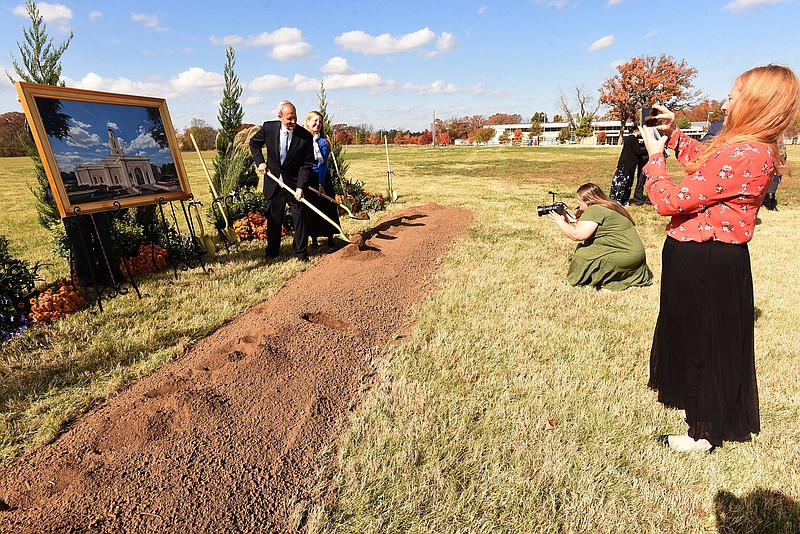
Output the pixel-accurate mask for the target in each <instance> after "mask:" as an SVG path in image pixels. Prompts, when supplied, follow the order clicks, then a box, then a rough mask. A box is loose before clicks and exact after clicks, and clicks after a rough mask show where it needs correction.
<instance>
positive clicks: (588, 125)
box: [575, 115, 594, 139]
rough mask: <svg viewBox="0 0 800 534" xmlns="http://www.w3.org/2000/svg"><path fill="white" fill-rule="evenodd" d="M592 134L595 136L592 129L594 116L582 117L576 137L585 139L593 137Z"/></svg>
mask: <svg viewBox="0 0 800 534" xmlns="http://www.w3.org/2000/svg"><path fill="white" fill-rule="evenodd" d="M592 134H594V129H592V116H591V115H584V116H583V117H581V122H580V124H579V125H578V128H577V129H576V130H575V137H577V138H578V139H584V138H586V137H591V136H592Z"/></svg>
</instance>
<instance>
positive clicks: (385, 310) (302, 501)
mask: <svg viewBox="0 0 800 534" xmlns="http://www.w3.org/2000/svg"><path fill="white" fill-rule="evenodd" d="M471 220H472V215H471V214H470V213H469V212H468V211H467V210H464V209H460V208H452V207H443V206H439V205H436V204H428V205H425V206H421V207H416V208H410V209H407V210H405V211H403V212H400V213H398V214H396V215H393V216H391V217H388V218H386V219H384V220H382V221H381V222H379V223H378V225H377V226H376V227H374V228H373V229H372V230H370V231H368V232H366V233H364V234H362V235H361V236H360V237H357V238H356V240H355V242H354V244H351V245H348V246H347V247H345V248H344V249H342V250H340V251H338V252H336V253H334V254H331V255H328V256H327V257H325V258H324V259H322V260H321V261H320V262H319V263H317V264H316V265H314V266H313V267H311V268H310V269H308V270H306V271H305V272H303V273H302V274H301V275H300V276H298V277H297V278H295V279H293V280H292V281H290V282H289V284H287V286H286V287H284V288H283V289H282V290H281V291H280V292H279V293H278V294H277V295H276V296H275V297H274V298H272V299H270V300H269V301H268V302H266V303H265V304H262V305H260V306H258V307H256V308H254V309H253V310H251V311H249V312H247V313H245V314H243V315H242V316H240V317H238V318H236V319H235V320H233V321H232V322H230V323H228V324H226V325H225V326H223V327H221V328H220V329H219V330H218V331H217V332H215V333H214V334H213V335H211V336H209V337H208V338H206V339H204V340H203V341H201V342H200V343H198V344H197V345H196V346H195V347H194V348H192V349H191V350H190V351H188V352H187V353H186V354H185V355H184V356H183V357H181V358H180V359H178V360H176V361H174V362H171V363H170V364H168V365H166V366H164V367H163V368H162V369H160V370H159V371H158V372H156V373H154V374H153V375H151V376H149V377H147V378H145V379H142V380H140V381H138V382H137V383H135V384H134V385H132V386H131V387H130V388H128V389H127V390H125V391H124V392H122V393H120V394H119V395H117V396H115V397H114V398H113V399H111V400H110V401H108V402H107V403H105V404H104V405H103V406H102V407H100V408H98V409H97V410H95V411H93V412H92V413H90V414H88V415H87V416H85V417H83V418H82V419H81V420H79V421H78V422H76V423H75V424H74V425H72V426H71V427H70V428H69V429H68V430H67V431H66V432H65V433H63V434H62V435H61V436H60V437H59V438H58V439H57V440H55V441H54V442H53V443H51V444H49V445H47V446H44V447H41V448H39V449H37V450H34V451H31V452H29V453H28V454H26V455H24V456H23V457H22V458H20V459H19V460H17V461H16V462H15V463H13V464H11V465H10V466H9V467H7V468H6V469H5V470H4V471H3V472H2V473H0V499H1V500H0V531H2V532H55V531H58V532H83V531H99V532H112V531H113V532H165V531H169V532H175V531H181V532H185V531H191V532H214V531H216V532H256V531H257V532H268V531H286V530H289V529H292V528H296V527H298V526H301V527H302V524H303V510H304V509H307V505H308V503H309V502H311V501H313V500H314V499H319V498H320V496H324V495H325V493H326V491H325V488H314V487H312V486H313V484H314V483H315V481H316V480H319V478H317V477H315V473H316V472H318V471H319V470H323V469H324V470H328V471H331V470H332V469H335V468H336V466H335V461H336V460H335V447H336V443H337V436H338V434H339V432H341V429H342V428H343V427H344V426H345V425H346V424H347V420H348V416H349V413H350V412H351V411H352V410H353V409H354V408H355V406H356V405H357V403H358V400H359V396H360V394H361V393H362V392H363V391H364V390H365V389H367V388H368V386H369V383H370V377H371V376H372V374H373V371H372V366H371V360H372V358H373V357H375V356H379V355H380V354H379V351H380V350H381V349H380V347H382V346H386V345H387V343H390V342H392V340H393V339H395V338H397V337H398V335H401V336H402V335H404V334H406V333H408V331H409V330H410V328H412V327H413V313H414V306H415V305H416V304H417V303H419V302H420V301H421V300H422V299H423V297H424V295H425V292H426V291H427V290H428V289H429V288H430V287H431V282H432V274H433V273H434V272H435V270H436V267H437V265H438V262H437V259H438V258H440V257H441V256H442V255H443V254H445V253H446V252H447V251H448V250H449V249H450V247H451V246H452V243H453V241H454V240H455V239H456V238H457V237H458V236H459V235H460V234H462V233H463V232H464V230H465V228H466V227H467V225H468V224H469V223H470V222H471ZM326 451H327V453H326Z"/></svg>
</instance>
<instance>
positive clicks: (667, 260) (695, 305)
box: [648, 237, 761, 446]
mask: <svg viewBox="0 0 800 534" xmlns="http://www.w3.org/2000/svg"><path fill="white" fill-rule="evenodd" d="M662 260H663V271H662V276H661V303H660V310H659V314H658V322H657V323H656V330H655V334H654V336H653V346H652V349H651V352H650V381H649V382H648V386H650V387H651V388H653V389H655V390H657V391H658V400H659V402H661V403H663V404H665V405H666V406H670V407H673V408H682V409H685V410H686V422H687V423H688V424H689V431H688V434H689V436H691V437H692V438H694V439H707V440H708V441H709V442H711V444H712V445H717V446H719V445H722V442H723V441H749V440H750V434H751V433H758V432H759V431H760V430H761V425H760V420H759V413H758V386H757V384H756V369H755V342H754V323H755V315H754V303H753V275H752V272H751V270H750V252H749V251H748V249H747V245H731V244H727V243H720V242H716V241H708V242H703V243H695V242H680V241H677V240H675V239H672V238H670V237H668V238H667V239H666V241H665V242H664V249H663V252H662Z"/></svg>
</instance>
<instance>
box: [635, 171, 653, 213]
mask: <svg viewBox="0 0 800 534" xmlns="http://www.w3.org/2000/svg"><path fill="white" fill-rule="evenodd" d="M646 182H647V178H646V177H645V175H644V173H643V172H642V171H641V169H640V170H639V176H638V177H637V178H636V188H635V189H634V190H633V203H634V204H636V205H637V206H640V205H642V204H650V198H648V196H647V195H646V194H645V193H644V184H645V183H646Z"/></svg>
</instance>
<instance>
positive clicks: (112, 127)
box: [106, 122, 119, 130]
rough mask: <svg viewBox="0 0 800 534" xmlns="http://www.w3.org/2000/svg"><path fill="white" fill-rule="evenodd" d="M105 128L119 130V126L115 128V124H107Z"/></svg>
mask: <svg viewBox="0 0 800 534" xmlns="http://www.w3.org/2000/svg"><path fill="white" fill-rule="evenodd" d="M106 128H111V129H112V130H119V126H117V123H116V122H107V123H106Z"/></svg>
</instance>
